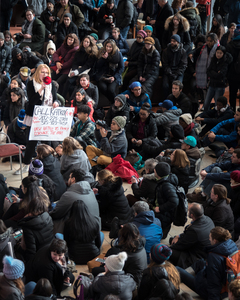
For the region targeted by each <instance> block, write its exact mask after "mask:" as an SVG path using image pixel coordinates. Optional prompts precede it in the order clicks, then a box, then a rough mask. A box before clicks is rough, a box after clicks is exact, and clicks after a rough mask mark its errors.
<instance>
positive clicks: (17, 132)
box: [7, 118, 28, 146]
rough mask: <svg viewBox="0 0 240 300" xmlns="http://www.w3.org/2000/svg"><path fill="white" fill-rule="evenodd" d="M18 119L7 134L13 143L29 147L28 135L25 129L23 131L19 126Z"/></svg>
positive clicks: (12, 123) (10, 126)
mask: <svg viewBox="0 0 240 300" xmlns="http://www.w3.org/2000/svg"><path fill="white" fill-rule="evenodd" d="M17 119H18V118H15V119H14V120H13V121H12V122H11V123H10V124H9V125H8V129H7V134H8V136H9V138H10V140H11V143H16V144H19V145H25V146H26V145H27V141H28V134H27V132H26V130H25V129H21V128H20V127H19V126H18V125H17Z"/></svg>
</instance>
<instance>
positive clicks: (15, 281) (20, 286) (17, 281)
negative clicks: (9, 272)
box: [12, 278, 25, 295]
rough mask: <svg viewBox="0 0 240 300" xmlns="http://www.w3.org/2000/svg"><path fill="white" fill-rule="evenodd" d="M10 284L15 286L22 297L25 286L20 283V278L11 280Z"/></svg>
mask: <svg viewBox="0 0 240 300" xmlns="http://www.w3.org/2000/svg"><path fill="white" fill-rule="evenodd" d="M12 282H13V283H14V284H15V285H16V287H17V288H18V289H19V290H20V292H21V293H22V294H23V295H24V291H25V285H24V283H23V281H22V278H18V279H13V280H12Z"/></svg>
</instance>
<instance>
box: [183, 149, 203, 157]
mask: <svg viewBox="0 0 240 300" xmlns="http://www.w3.org/2000/svg"><path fill="white" fill-rule="evenodd" d="M186 154H187V156H189V157H191V158H193V159H199V158H200V157H201V152H200V151H199V149H198V148H197V147H194V148H191V149H188V150H187V151H186Z"/></svg>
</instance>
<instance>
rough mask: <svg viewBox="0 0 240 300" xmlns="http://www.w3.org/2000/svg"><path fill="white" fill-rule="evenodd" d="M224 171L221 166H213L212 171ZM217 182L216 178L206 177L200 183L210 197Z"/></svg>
mask: <svg viewBox="0 0 240 300" xmlns="http://www.w3.org/2000/svg"><path fill="white" fill-rule="evenodd" d="M222 172H223V171H222V169H220V168H219V167H214V168H212V170H211V172H210V173H222ZM216 183H217V182H216V181H214V180H210V179H206V178H205V179H204V180H203V182H202V183H201V184H200V185H201V186H202V187H203V191H204V193H205V194H206V195H208V196H209V197H210V194H211V189H212V187H213V186H214V184H216Z"/></svg>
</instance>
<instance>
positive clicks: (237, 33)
mask: <svg viewBox="0 0 240 300" xmlns="http://www.w3.org/2000/svg"><path fill="white" fill-rule="evenodd" d="M239 38H240V24H238V25H237V27H236V29H235V30H234V38H233V40H238V39H239Z"/></svg>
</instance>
